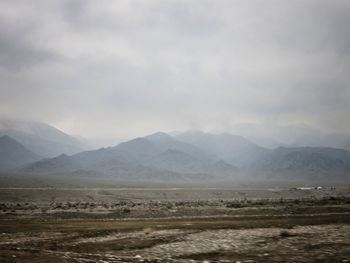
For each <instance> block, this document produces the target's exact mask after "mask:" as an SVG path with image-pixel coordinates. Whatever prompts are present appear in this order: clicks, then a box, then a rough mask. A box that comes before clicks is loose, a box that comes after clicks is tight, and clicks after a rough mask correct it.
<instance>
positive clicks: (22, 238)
mask: <svg viewBox="0 0 350 263" xmlns="http://www.w3.org/2000/svg"><path fill="white" fill-rule="evenodd" d="M0 196H1V199H0V200H1V201H0V206H1V207H0V209H1V213H0V262H28V263H39V262H45V263H46V262H67V263H68V262H100V263H106V262H246V263H248V262H350V193H349V189H348V188H347V187H345V186H344V187H343V188H341V187H338V188H337V189H334V188H325V189H322V190H314V189H308V190H296V189H280V190H276V189H273V190H271V189H265V190H261V189H260V190H257V189H245V190H244V189H238V190H237V189H218V188H215V189H213V188H207V189H194V188H193V189H188V188H186V189H182V188H181V189H180V188H176V189H175V188H169V189H165V188H162V189H41V190H38V189H1V190H0Z"/></svg>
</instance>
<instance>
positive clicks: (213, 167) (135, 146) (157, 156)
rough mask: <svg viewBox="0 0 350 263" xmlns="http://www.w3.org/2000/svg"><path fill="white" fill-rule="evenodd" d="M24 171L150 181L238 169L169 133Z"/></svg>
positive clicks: (232, 173)
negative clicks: (94, 174) (212, 157)
mask: <svg viewBox="0 0 350 263" xmlns="http://www.w3.org/2000/svg"><path fill="white" fill-rule="evenodd" d="M23 171H25V172H29V173H41V174H60V173H61V174H62V173H75V172H77V171H89V173H91V172H93V173H96V174H100V175H104V176H116V177H119V178H135V177H136V178H138V179H147V178H152V177H157V178H160V179H162V177H168V179H169V180H177V179H179V178H194V177H210V176H212V175H216V176H218V175H221V176H223V175H226V176H228V175H229V176H231V177H232V176H233V177H234V176H235V173H236V172H237V168H236V167H234V166H233V165H230V164H228V163H225V162H223V161H220V162H219V161H217V160H213V159H210V158H209V157H207V155H206V154H205V153H204V152H202V151H201V150H199V149H197V148H196V147H195V146H192V145H190V144H187V143H183V142H180V141H178V140H176V139H175V138H173V137H171V136H169V135H167V134H160V133H158V134H153V135H150V136H146V137H144V138H136V139H133V140H131V141H128V142H124V143H120V144H119V145H117V146H114V147H109V148H102V149H99V150H95V151H87V152H82V153H78V154H75V155H72V156H66V155H62V156H58V157H56V158H54V159H44V160H42V161H39V162H37V163H33V164H31V165H29V166H28V167H26V168H25V169H24V170H23Z"/></svg>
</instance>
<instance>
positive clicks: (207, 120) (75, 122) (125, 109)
mask: <svg viewBox="0 0 350 263" xmlns="http://www.w3.org/2000/svg"><path fill="white" fill-rule="evenodd" d="M0 10H1V11H0V21H2V23H1V25H2V26H1V28H0V80H1V88H0V89H1V94H2V96H1V98H0V112H1V114H2V115H4V116H10V117H21V118H30V119H36V120H41V121H45V122H49V123H53V124H55V125H58V126H59V127H61V128H62V129H64V130H66V131H68V132H71V133H79V134H81V135H85V136H88V137H95V136H109V137H112V136H116V137H118V136H119V137H128V136H136V135H142V134H144V133H147V132H152V131H155V130H173V129H204V130H225V131H230V127H232V126H234V125H235V124H236V123H240V122H253V123H254V122H257V123H261V122H265V121H268V122H272V123H275V124H276V125H278V124H281V125H287V124H291V123H306V124H308V125H311V126H317V127H320V128H321V129H323V130H325V131H328V130H335V131H339V132H346V133H350V124H347V121H346V118H347V115H348V114H349V113H350V87H349V85H350V79H349V76H348V71H349V69H350V63H349V62H350V60H349V58H350V57H349V55H350V54H349V47H350V45H349V44H350V35H349V34H348V25H349V24H350V14H349V13H350V11H349V10H350V2H349V1H347V0H344V1H341V0H336V1H327V0H321V1H320V0H311V1H280V0H278V1H277V0H269V1H260V0H255V1H254V0H251V1H229V0H227V1H225V0H221V1H214V0H211V1H209V0H206V1H199V0H190V1H189V0H187V1H184V0H183V1H182V0H180V1H161V0H152V1H137V0H131V1H129V0H128V1H122V0H121V1H108V0H103V1H98V2H97V1H34V2H33V1H31V2H30V3H29V2H27V1H16V2H13V1H2V2H1V4H0ZM28 109H30V110H28Z"/></svg>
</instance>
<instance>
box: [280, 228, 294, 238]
mask: <svg viewBox="0 0 350 263" xmlns="http://www.w3.org/2000/svg"><path fill="white" fill-rule="evenodd" d="M291 236H294V235H293V233H291V232H290V231H288V230H286V229H283V230H281V232H280V237H282V238H285V237H291Z"/></svg>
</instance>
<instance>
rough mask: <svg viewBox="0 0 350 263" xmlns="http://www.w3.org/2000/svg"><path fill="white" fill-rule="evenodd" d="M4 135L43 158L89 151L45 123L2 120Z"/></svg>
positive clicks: (0, 128) (0, 123)
mask: <svg viewBox="0 0 350 263" xmlns="http://www.w3.org/2000/svg"><path fill="white" fill-rule="evenodd" d="M4 135H7V136H10V137H11V138H13V139H15V140H16V141H18V142H19V143H21V144H22V145H23V146H25V147H26V148H27V149H28V150H30V151H32V152H34V153H36V154H38V155H40V156H43V157H55V156H57V155H60V154H62V153H64V154H69V155H71V154H75V153H78V152H81V151H84V150H87V149H88V147H87V146H86V145H84V144H83V143H82V142H80V141H79V140H77V139H76V138H74V137H72V136H70V135H68V134H66V133H64V132H62V131H60V130H58V129H56V128H54V127H52V126H50V125H48V124H45V123H39V122H29V121H19V120H11V119H1V120H0V136H4Z"/></svg>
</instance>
